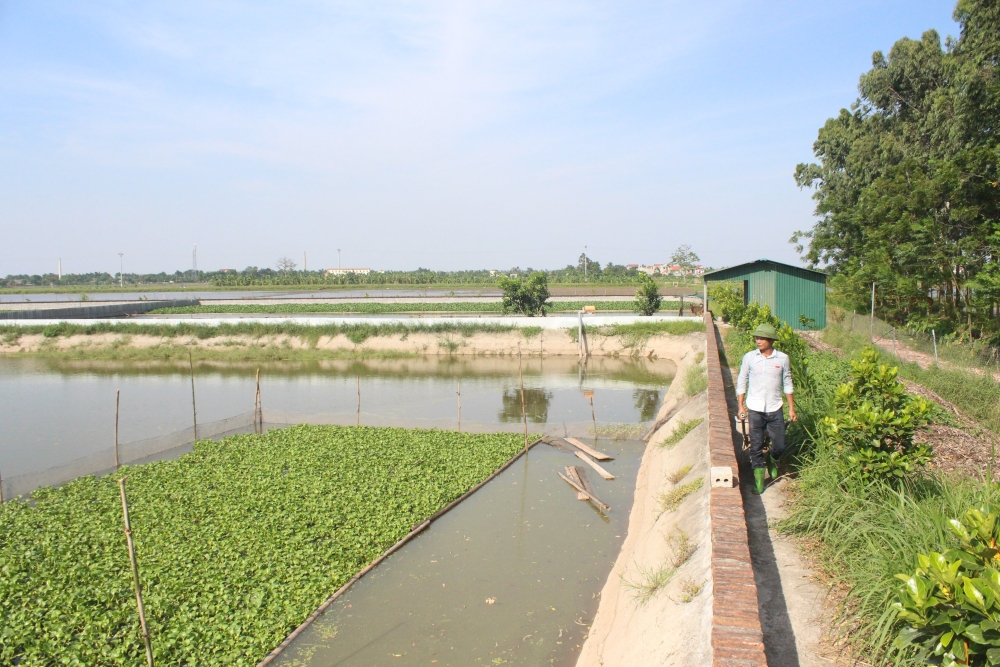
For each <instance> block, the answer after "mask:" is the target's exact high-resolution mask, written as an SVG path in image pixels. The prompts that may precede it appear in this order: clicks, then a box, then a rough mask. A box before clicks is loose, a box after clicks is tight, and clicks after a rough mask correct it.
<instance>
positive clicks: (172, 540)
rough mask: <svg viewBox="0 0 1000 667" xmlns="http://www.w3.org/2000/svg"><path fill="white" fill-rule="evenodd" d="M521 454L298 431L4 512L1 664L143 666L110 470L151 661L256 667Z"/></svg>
mask: <svg viewBox="0 0 1000 667" xmlns="http://www.w3.org/2000/svg"><path fill="white" fill-rule="evenodd" d="M523 445H524V438H523V435H519V434H480V435H474V434H460V433H456V432H449V431H436V430H435V431H425V430H407V429H400V428H373V427H364V426H362V427H340V426H305V425H301V426H294V427H289V428H286V429H282V430H274V431H270V432H268V433H266V434H264V435H241V436H234V437H231V438H227V439H224V440H221V441H219V442H212V441H201V442H198V443H197V444H196V445H195V450H194V452H193V453H191V454H188V455H185V456H182V457H181V458H179V459H176V460H173V461H164V462H158V463H152V464H147V465H144V466H133V467H129V466H126V467H123V468H121V469H120V471H119V473H118V474H116V475H109V476H105V477H101V478H93V477H86V478H82V479H79V480H76V481H74V482H71V483H69V484H67V485H65V486H63V487H61V488H58V489H46V490H42V491H40V492H38V493H37V494H36V502H35V503H34V504H33V505H29V504H26V503H18V502H13V503H6V504H4V505H3V506H2V508H0V560H2V562H3V568H2V572H3V576H0V614H2V616H3V617H4V619H5V623H4V625H5V628H4V632H3V633H0V662H2V663H3V664H17V663H19V664H54V663H55V662H57V661H58V662H60V663H76V664H87V665H102V666H103V665H108V666H111V665H135V664H139V663H140V662H142V660H143V649H142V642H141V639H140V638H139V633H138V623H137V620H136V615H135V599H134V597H133V592H132V582H131V577H130V573H129V564H128V557H127V552H126V549H125V542H124V538H123V536H122V532H121V529H122V526H121V505H120V500H119V496H118V487H117V481H116V480H117V479H118V477H120V476H124V477H126V478H127V480H128V481H127V485H128V493H129V502H130V509H131V514H132V526H133V530H134V533H135V539H136V545H137V550H138V557H139V561H140V568H141V571H142V579H143V583H144V587H145V590H144V597H145V605H146V610H147V616H148V619H149V623H150V632H151V634H152V636H153V637H154V638H155V639H154V651H155V654H156V657H157V661H158V662H161V663H162V664H198V665H206V666H208V665H254V664H256V662H257V661H259V660H260V659H261V658H263V657H264V655H265V654H266V653H267V652H268V651H270V650H271V649H272V648H273V647H274V646H276V645H277V644H278V643H280V642H281V640H282V639H283V638H284V637H285V636H286V635H287V634H288V632H289V631H290V630H292V629H293V628H294V627H295V626H296V625H298V624H299V623H300V622H301V621H302V620H304V619H305V617H306V616H308V615H309V614H310V613H311V612H312V611H313V610H314V609H315V608H316V607H317V606H318V605H319V604H320V603H321V602H322V601H323V600H324V599H325V598H326V597H327V596H328V595H329V594H330V593H331V592H333V591H334V590H336V589H337V588H339V587H340V586H341V585H342V584H343V583H345V582H346V581H347V580H348V579H350V578H351V577H352V576H353V575H354V574H355V573H356V572H357V571H359V570H360V569H362V568H363V567H364V566H365V565H366V564H368V563H369V562H371V561H372V560H373V559H374V558H376V557H377V556H378V555H379V554H381V553H382V552H383V551H385V549H386V548H388V547H389V546H390V545H392V544H393V543H395V542H396V541H398V540H399V539H400V538H402V537H403V536H404V535H406V534H407V533H408V532H409V531H410V530H411V528H412V527H413V526H415V525H416V524H418V523H420V522H421V521H422V520H424V519H425V518H427V517H428V516H430V515H431V514H433V513H434V512H435V511H437V510H438V509H440V508H441V507H443V506H444V505H446V504H447V503H448V502H450V501H451V500H454V499H455V498H457V497H458V496H460V495H461V494H462V493H464V492H465V491H467V490H468V489H470V488H471V487H472V486H474V485H475V484H477V483H478V482H480V481H482V480H483V479H485V478H486V477H487V476H489V475H490V474H491V473H492V472H493V471H494V470H496V469H497V468H498V467H500V466H501V465H502V464H503V463H504V462H505V461H507V460H508V459H509V458H510V457H511V456H513V455H514V454H516V453H517V452H518V451H519V450H520V448H521V447H523ZM38 582H46V583H45V584H44V585H41V586H39V585H38Z"/></svg>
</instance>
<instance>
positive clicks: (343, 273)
mask: <svg viewBox="0 0 1000 667" xmlns="http://www.w3.org/2000/svg"><path fill="white" fill-rule="evenodd" d="M371 272H372V270H371V269H327V270H326V271H324V272H323V275H324V276H346V275H347V274H349V273H357V274H360V275H362V276H367V275H368V274H369V273H371Z"/></svg>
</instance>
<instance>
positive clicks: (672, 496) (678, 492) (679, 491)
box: [660, 477, 705, 513]
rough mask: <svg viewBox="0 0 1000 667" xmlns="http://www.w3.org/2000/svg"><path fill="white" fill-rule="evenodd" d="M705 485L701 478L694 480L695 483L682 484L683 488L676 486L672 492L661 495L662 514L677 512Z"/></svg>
mask: <svg viewBox="0 0 1000 667" xmlns="http://www.w3.org/2000/svg"><path fill="white" fill-rule="evenodd" d="M704 485H705V480H704V479H703V478H701V477H699V478H698V479H696V480H694V481H693V482H688V483H687V484H682V485H681V486H675V487H674V488H672V489H671V490H670V491H668V492H666V493H661V494H660V512H661V513H662V512H673V511H676V510H677V508H678V507H680V506H681V503H683V502H684V499H685V498H687V497H688V496H690V495H691V494H692V493H694V492H695V491H697V490H698V489H700V488H701V487H702V486H704Z"/></svg>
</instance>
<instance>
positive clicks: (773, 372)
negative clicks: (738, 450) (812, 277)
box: [736, 324, 798, 494]
mask: <svg viewBox="0 0 1000 667" xmlns="http://www.w3.org/2000/svg"><path fill="white" fill-rule="evenodd" d="M753 337H754V340H755V341H756V343H757V349H756V350H751V351H750V352H747V353H746V354H745V355H743V363H742V365H741V366H740V377H739V380H738V381H737V383H736V400H737V401H738V402H739V418H740V420H741V421H743V420H745V419H746V418H747V409H748V408H749V411H750V466H751V467H752V468H753V481H754V488H753V492H754V493H756V494H761V493H763V492H764V468H765V465H767V466H768V467H769V468H770V473H771V479H772V480H774V479H777V477H778V459H779V458H781V455H782V453H784V451H785V418H784V415H783V414H782V411H781V405H782V403H781V394H782V393H784V394H785V398H787V399H788V418H789V419H790V420H791V421H796V420H797V419H798V417H797V416H796V414H795V401H794V400H793V399H792V391H793V389H792V369H791V365H790V364H789V361H788V355H787V354H785V353H784V352H779V351H778V350H775V349H774V341H775V340H776V339H777V338H778V332H777V331H776V330H775V328H774V327H773V326H771V325H770V324H761V325H759V326H758V327H757V328H756V329H754V332H753ZM748 385H749V391H748ZM744 397H745V398H746V401H745V402H744ZM765 430H767V434H768V435H770V436H771V452H770V454H769V455H768V459H769V460H768V461H767V462H766V464H765V461H764V431H765ZM768 464H769V465H768Z"/></svg>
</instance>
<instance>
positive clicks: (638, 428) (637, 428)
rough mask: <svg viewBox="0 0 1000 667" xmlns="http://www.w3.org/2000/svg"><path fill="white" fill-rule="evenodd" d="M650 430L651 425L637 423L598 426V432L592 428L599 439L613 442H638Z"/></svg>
mask: <svg viewBox="0 0 1000 667" xmlns="http://www.w3.org/2000/svg"><path fill="white" fill-rule="evenodd" d="M648 430H649V424H636V423H622V424H598V425H597V430H596V432H595V431H594V427H593V426H591V427H590V431H591V432H592V433H594V435H596V436H597V437H600V438H611V439H612V440H638V439H639V438H641V437H642V436H643V435H645V434H646V431H648Z"/></svg>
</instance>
